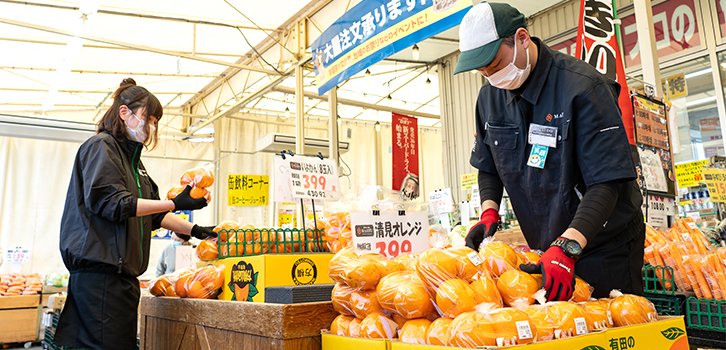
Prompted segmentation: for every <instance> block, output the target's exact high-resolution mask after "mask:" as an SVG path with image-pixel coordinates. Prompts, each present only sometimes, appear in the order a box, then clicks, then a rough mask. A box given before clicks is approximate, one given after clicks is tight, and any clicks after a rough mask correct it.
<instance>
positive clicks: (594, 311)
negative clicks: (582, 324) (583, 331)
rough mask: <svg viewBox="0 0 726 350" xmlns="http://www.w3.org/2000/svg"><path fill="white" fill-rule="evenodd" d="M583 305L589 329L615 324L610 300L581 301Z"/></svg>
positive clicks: (603, 327) (608, 326)
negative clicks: (604, 301) (606, 301)
mask: <svg viewBox="0 0 726 350" xmlns="http://www.w3.org/2000/svg"><path fill="white" fill-rule="evenodd" d="M581 305H582V306H583V307H584V308H585V320H587V329H588V330H590V331H592V330H599V329H605V328H610V327H612V326H613V317H612V315H611V313H610V303H609V302H608V303H603V302H600V301H588V302H584V303H581Z"/></svg>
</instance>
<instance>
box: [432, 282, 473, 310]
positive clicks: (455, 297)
mask: <svg viewBox="0 0 726 350" xmlns="http://www.w3.org/2000/svg"><path fill="white" fill-rule="evenodd" d="M436 305H437V306H438V307H439V310H440V311H441V314H442V315H443V316H446V317H451V318H454V317H456V316H458V315H460V314H462V313H464V312H469V311H474V306H476V294H475V292H474V289H473V288H471V286H469V284H468V283H467V282H466V281H464V280H462V279H460V278H452V279H450V280H448V281H445V282H444V283H441V285H439V288H438V289H437V291H436Z"/></svg>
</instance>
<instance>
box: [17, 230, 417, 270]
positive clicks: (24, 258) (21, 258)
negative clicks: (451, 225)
mask: <svg viewBox="0 0 726 350" xmlns="http://www.w3.org/2000/svg"><path fill="white" fill-rule="evenodd" d="M426 232H427V235H428V231H426ZM5 261H6V262H7V263H8V264H22V263H26V262H28V261H30V249H28V248H23V247H15V249H8V250H7V251H6V252H5Z"/></svg>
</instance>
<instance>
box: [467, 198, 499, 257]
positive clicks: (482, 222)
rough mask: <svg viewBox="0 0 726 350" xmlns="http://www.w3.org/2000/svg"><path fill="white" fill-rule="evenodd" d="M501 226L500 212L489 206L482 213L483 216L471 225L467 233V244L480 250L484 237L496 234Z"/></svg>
mask: <svg viewBox="0 0 726 350" xmlns="http://www.w3.org/2000/svg"><path fill="white" fill-rule="evenodd" d="M498 228H499V213H498V212H497V211H496V210H494V209H492V208H489V209H487V210H485V211H484V212H483V213H481V218H480V219H479V222H477V223H476V224H475V225H474V226H472V227H471V229H470V230H469V233H468V234H467V235H466V246H467V247H469V248H471V249H474V250H475V251H477V252H478V251H479V246H480V245H481V242H482V241H483V240H484V238H487V237H490V236H494V233H495V232H497V229H498Z"/></svg>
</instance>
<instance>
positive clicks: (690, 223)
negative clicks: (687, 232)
mask: <svg viewBox="0 0 726 350" xmlns="http://www.w3.org/2000/svg"><path fill="white" fill-rule="evenodd" d="M688 227H690V228H691V229H692V230H698V226H696V223H695V222H689V223H688Z"/></svg>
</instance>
